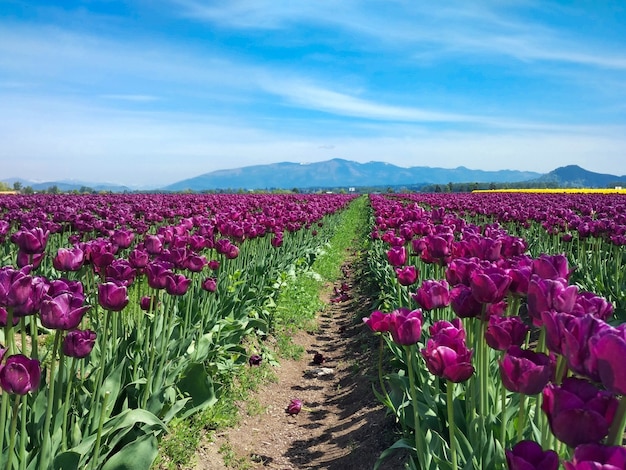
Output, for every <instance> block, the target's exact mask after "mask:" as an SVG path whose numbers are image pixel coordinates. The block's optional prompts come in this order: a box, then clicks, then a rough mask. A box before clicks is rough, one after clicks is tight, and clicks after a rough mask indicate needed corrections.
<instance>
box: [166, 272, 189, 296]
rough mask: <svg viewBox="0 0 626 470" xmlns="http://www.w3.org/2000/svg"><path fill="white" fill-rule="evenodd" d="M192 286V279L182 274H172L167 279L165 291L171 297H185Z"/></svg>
mask: <svg viewBox="0 0 626 470" xmlns="http://www.w3.org/2000/svg"><path fill="white" fill-rule="evenodd" d="M190 285H191V279H189V278H187V277H185V276H183V275H182V274H171V275H169V276H168V277H167V283H166V284H165V290H166V291H167V293H168V294H170V295H183V294H185V292H187V289H189V286H190Z"/></svg>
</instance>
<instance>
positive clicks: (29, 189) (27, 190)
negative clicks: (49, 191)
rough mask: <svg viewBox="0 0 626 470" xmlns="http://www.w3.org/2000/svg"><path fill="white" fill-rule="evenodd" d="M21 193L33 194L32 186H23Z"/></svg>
mask: <svg viewBox="0 0 626 470" xmlns="http://www.w3.org/2000/svg"><path fill="white" fill-rule="evenodd" d="M22 193H23V194H35V190H34V189H33V187H32V186H24V189H23V190H22Z"/></svg>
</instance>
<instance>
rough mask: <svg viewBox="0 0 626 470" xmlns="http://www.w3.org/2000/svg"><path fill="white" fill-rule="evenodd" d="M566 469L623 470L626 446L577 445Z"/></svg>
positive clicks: (625, 465) (625, 466)
mask: <svg viewBox="0 0 626 470" xmlns="http://www.w3.org/2000/svg"><path fill="white" fill-rule="evenodd" d="M563 467H564V468H565V470H621V469H624V468H626V447H623V446H603V445H600V444H584V445H580V446H578V447H576V449H575V450H574V458H573V459H572V460H571V462H563Z"/></svg>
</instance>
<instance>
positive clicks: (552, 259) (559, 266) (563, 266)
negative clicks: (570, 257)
mask: <svg viewBox="0 0 626 470" xmlns="http://www.w3.org/2000/svg"><path fill="white" fill-rule="evenodd" d="M572 271H573V269H572V270H570V269H569V266H568V262H567V257H566V256H565V255H563V254H561V255H547V254H542V255H540V256H539V258H536V259H534V260H533V262H532V273H533V274H537V275H538V276H539V277H540V278H542V279H553V280H555V279H565V280H567V279H569V276H570V274H571V273H572Z"/></svg>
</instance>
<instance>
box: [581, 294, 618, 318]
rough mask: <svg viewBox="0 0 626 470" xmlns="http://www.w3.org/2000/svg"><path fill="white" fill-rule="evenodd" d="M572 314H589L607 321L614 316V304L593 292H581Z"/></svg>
mask: <svg viewBox="0 0 626 470" xmlns="http://www.w3.org/2000/svg"><path fill="white" fill-rule="evenodd" d="M572 313H574V314H575V315H576V316H582V315H584V314H589V315H593V316H594V317H596V318H599V319H600V320H604V321H607V320H608V319H609V318H610V317H611V315H613V304H611V303H610V302H609V301H607V300H606V299H605V298H604V297H600V296H599V295H596V294H594V293H593V292H579V293H578V296H577V297H576V303H575V304H574V308H573V309H572Z"/></svg>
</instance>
